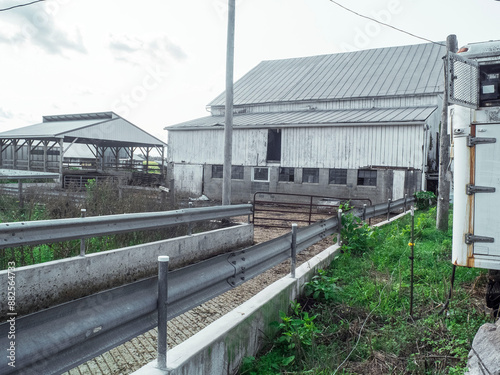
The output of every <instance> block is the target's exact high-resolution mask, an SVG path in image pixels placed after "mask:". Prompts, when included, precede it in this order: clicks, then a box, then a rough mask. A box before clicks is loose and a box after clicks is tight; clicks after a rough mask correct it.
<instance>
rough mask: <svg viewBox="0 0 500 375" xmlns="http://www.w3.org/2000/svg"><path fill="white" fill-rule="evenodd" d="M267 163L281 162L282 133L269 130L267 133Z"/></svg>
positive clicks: (276, 130)
mask: <svg viewBox="0 0 500 375" xmlns="http://www.w3.org/2000/svg"><path fill="white" fill-rule="evenodd" d="M266 160H267V161H278V162H279V161H281V131H280V129H269V130H268V131H267V158H266Z"/></svg>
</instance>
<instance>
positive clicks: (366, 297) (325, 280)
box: [240, 208, 492, 375]
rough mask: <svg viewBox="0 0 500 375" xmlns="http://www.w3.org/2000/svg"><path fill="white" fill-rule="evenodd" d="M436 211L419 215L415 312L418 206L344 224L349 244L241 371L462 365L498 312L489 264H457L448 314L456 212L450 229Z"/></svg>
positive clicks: (441, 370)
mask: <svg viewBox="0 0 500 375" xmlns="http://www.w3.org/2000/svg"><path fill="white" fill-rule="evenodd" d="M435 214H436V210H435V208H431V209H430V210H427V211H417V212H416V216H415V258H414V271H415V276H414V305H413V316H410V272H411V271H410V270H411V260H410V259H409V257H410V255H411V253H410V251H411V250H410V247H409V246H408V243H409V240H410V238H411V237H410V235H411V229H410V222H411V221H410V220H411V217H410V215H407V216H406V217H404V218H403V219H401V220H398V221H395V222H393V223H391V224H389V225H386V226H384V227H382V228H379V229H376V230H371V229H367V228H366V227H359V226H358V227H357V228H358V229H354V227H356V226H353V225H351V229H350V230H351V231H358V233H356V234H353V233H350V234H349V233H344V236H343V238H346V244H345V245H344V253H343V254H341V255H340V256H339V257H338V258H337V259H336V260H335V261H333V262H332V264H331V266H330V268H328V269H327V270H322V271H321V272H320V273H319V274H318V275H316V276H315V278H314V279H313V280H312V281H311V282H310V283H309V284H308V285H307V287H306V292H307V294H308V297H307V298H304V299H303V300H301V301H298V304H299V305H300V309H299V308H297V302H296V303H295V305H294V308H293V309H291V311H290V312H287V313H286V314H285V313H283V312H282V313H281V319H280V322H281V323H278V327H277V328H278V335H277V336H276V338H275V339H271V340H269V343H268V344H267V345H266V346H265V348H264V349H263V351H262V352H261V353H260V355H259V357H258V358H253V357H251V358H246V359H245V360H244V362H243V365H242V367H241V370H240V374H248V375H257V374H315V375H320V374H325V375H326V374H329V375H331V374H463V373H464V372H465V369H466V365H467V356H468V352H469V350H470V347H471V343H472V340H473V338H474V335H475V334H476V332H477V330H478V329H479V327H480V326H481V325H482V324H484V323H485V322H488V321H491V320H492V319H491V318H490V317H489V316H488V315H487V314H485V313H484V308H483V301H484V291H485V288H486V287H485V285H486V271H484V270H479V269H468V268H458V269H457V271H456V278H455V286H454V291H453V298H452V300H451V303H450V306H449V310H448V311H446V312H445V313H444V314H440V311H441V310H442V307H443V304H444V302H445V301H446V298H447V295H448V292H449V288H450V277H451V271H452V264H451V235H452V231H451V215H450V230H448V231H447V232H439V231H437V230H436V229H435ZM351 220H353V219H351ZM346 227H349V225H346ZM359 231H361V232H364V236H365V238H363V239H360V235H359ZM349 238H353V241H351V242H349ZM356 242H359V243H361V244H363V245H362V247H357V246H356ZM305 314H307V315H305ZM286 316H288V318H285V319H284V317H286ZM312 318H313V319H312ZM286 319H288V322H290V321H292V322H295V323H294V325H292V324H288V325H287V320H286ZM306 323H307V325H306ZM279 324H281V325H279ZM304 332H306V333H307V334H310V336H304ZM284 337H285V339H284ZM303 337H307V340H304V339H302V338H303ZM283 342H285V343H290V342H293V343H294V346H293V347H290V346H286V345H283Z"/></svg>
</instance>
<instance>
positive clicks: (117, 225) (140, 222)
mask: <svg viewBox="0 0 500 375" xmlns="http://www.w3.org/2000/svg"><path fill="white" fill-rule="evenodd" d="M251 209H252V206H251V205H250V204H241V205H234V206H217V207H200V208H190V209H182V210H175V211H164V212H146V213H134V214H121V215H107V216H91V217H82V218H76V219H57V220H40V221H27V222H16V223H0V249H4V248H8V247H16V246H21V245H35V244H45V243H53V242H59V241H67V240H75V239H82V238H90V237H99V236H108V235H111V234H118V233H125V232H133V231H140V230H149V229H158V228H164V227H168V226H173V225H180V224H188V223H195V222H199V221H205V220H216V219H225V218H229V217H234V216H243V215H249V214H250V213H251Z"/></svg>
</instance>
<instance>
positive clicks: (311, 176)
mask: <svg viewBox="0 0 500 375" xmlns="http://www.w3.org/2000/svg"><path fill="white" fill-rule="evenodd" d="M302 182H311V183H316V184H317V183H318V182H319V169H318V168H304V169H302Z"/></svg>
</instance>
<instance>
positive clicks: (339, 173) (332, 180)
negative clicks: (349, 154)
mask: <svg viewBox="0 0 500 375" xmlns="http://www.w3.org/2000/svg"><path fill="white" fill-rule="evenodd" d="M328 183H329V184H335V185H347V169H338V168H332V169H330V172H329V178H328Z"/></svg>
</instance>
